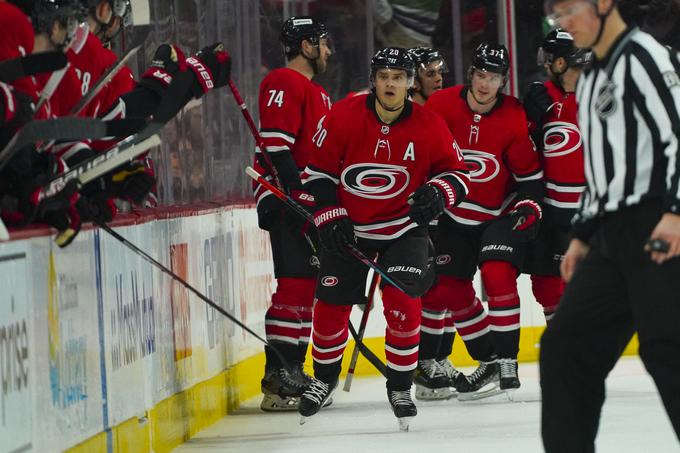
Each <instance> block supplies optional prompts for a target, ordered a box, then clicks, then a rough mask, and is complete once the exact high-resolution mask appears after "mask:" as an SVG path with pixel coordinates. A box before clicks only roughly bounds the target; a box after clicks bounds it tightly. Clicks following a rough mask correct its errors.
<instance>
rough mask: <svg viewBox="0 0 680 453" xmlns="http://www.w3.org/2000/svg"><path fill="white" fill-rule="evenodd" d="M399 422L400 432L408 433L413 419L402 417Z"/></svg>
mask: <svg viewBox="0 0 680 453" xmlns="http://www.w3.org/2000/svg"><path fill="white" fill-rule="evenodd" d="M397 420H398V421H399V431H408V427H409V425H410V424H411V420H413V417H401V418H398V419H397Z"/></svg>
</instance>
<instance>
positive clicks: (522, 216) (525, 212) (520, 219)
mask: <svg viewBox="0 0 680 453" xmlns="http://www.w3.org/2000/svg"><path fill="white" fill-rule="evenodd" d="M542 217H543V210H542V209H541V205H539V204H538V203H537V202H536V201H534V200H532V199H530V198H525V199H524V200H520V201H518V202H517V203H516V204H515V207H514V208H513V209H512V211H510V225H512V232H513V234H514V235H515V236H516V237H518V238H519V239H520V240H521V241H522V242H528V241H531V240H533V239H535V238H536V235H537V234H538V228H539V227H540V225H541V218H542Z"/></svg>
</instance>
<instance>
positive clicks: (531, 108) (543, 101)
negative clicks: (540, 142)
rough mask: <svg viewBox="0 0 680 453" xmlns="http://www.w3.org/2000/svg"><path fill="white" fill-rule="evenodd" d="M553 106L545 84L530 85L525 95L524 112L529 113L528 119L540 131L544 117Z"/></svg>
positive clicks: (535, 83) (534, 83)
mask: <svg viewBox="0 0 680 453" xmlns="http://www.w3.org/2000/svg"><path fill="white" fill-rule="evenodd" d="M552 104H553V100H552V98H551V97H550V95H549V94H548V89H547V88H546V87H545V85H543V83H541V82H533V83H532V84H531V85H529V88H528V89H527V92H526V94H525V95H524V110H525V111H526V113H527V119H528V120H529V121H531V122H533V123H534V124H535V125H536V127H538V128H539V129H542V127H543V116H544V115H545V113H546V112H547V111H548V109H549V108H550V106H551V105H552Z"/></svg>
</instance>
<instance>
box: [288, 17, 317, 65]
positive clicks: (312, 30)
mask: <svg viewBox="0 0 680 453" xmlns="http://www.w3.org/2000/svg"><path fill="white" fill-rule="evenodd" d="M322 38H328V30H326V26H325V25H324V24H323V23H321V22H319V21H318V20H316V19H314V18H313V17H310V16H294V17H291V18H289V19H288V20H287V21H285V22H284V23H283V27H281V34H280V36H279V39H280V40H281V44H283V51H284V52H285V54H286V57H287V58H288V59H291V58H294V57H296V56H297V55H299V54H300V53H301V52H302V41H305V40H306V41H309V42H310V43H312V45H315V46H318V45H319V43H320V42H321V39H322Z"/></svg>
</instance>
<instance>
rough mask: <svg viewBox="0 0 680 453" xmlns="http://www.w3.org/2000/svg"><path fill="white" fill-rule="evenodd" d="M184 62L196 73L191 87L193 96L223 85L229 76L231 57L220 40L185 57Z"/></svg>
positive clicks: (197, 96)
mask: <svg viewBox="0 0 680 453" xmlns="http://www.w3.org/2000/svg"><path fill="white" fill-rule="evenodd" d="M186 63H187V66H188V68H189V69H191V70H192V71H193V72H194V74H195V75H196V84H195V86H194V87H192V92H193V95H194V97H195V98H200V97H201V96H203V94H204V93H207V92H208V91H209V90H211V89H213V88H220V87H223V86H225V85H226V84H228V83H229V79H230V78H231V57H230V56H229V54H228V53H227V51H226V50H224V45H223V44H222V43H221V42H217V43H215V44H212V45H210V46H207V47H204V48H203V49H201V50H200V51H198V52H197V53H196V55H194V56H191V57H189V58H187V60H186Z"/></svg>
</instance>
